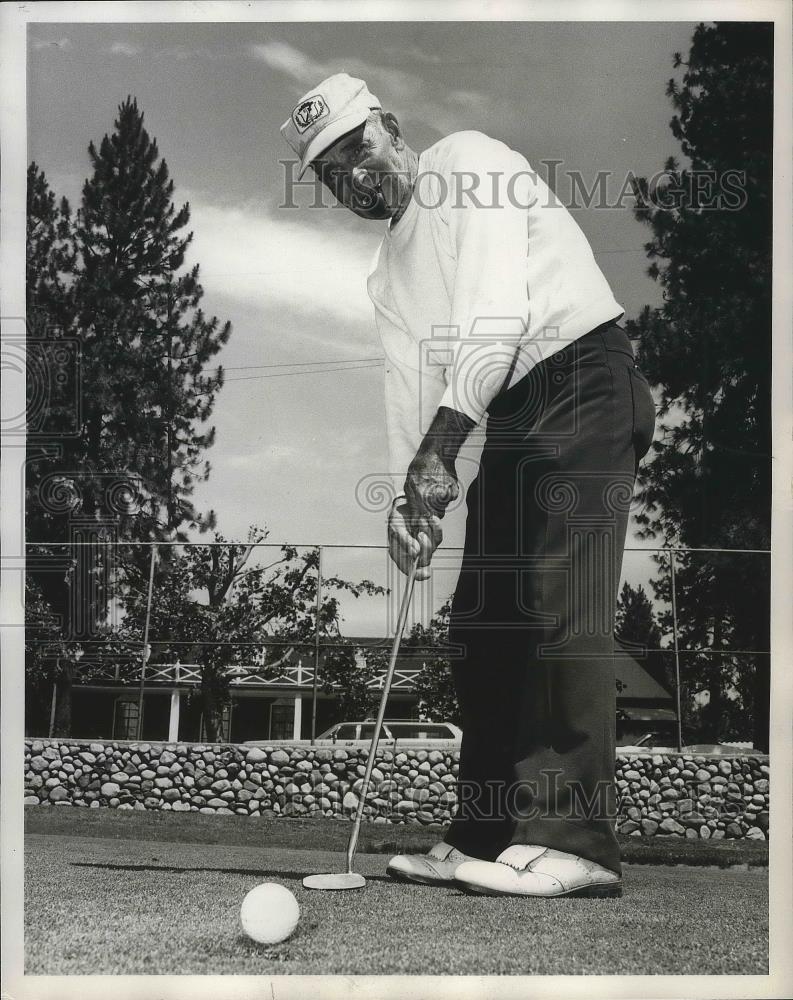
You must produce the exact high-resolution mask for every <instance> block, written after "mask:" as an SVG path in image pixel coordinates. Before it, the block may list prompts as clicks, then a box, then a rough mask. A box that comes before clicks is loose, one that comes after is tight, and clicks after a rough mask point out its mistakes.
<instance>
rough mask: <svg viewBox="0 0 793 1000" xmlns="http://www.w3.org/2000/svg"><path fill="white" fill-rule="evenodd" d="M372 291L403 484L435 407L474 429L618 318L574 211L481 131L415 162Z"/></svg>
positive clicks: (448, 141) (393, 464)
mask: <svg viewBox="0 0 793 1000" xmlns="http://www.w3.org/2000/svg"><path fill="white" fill-rule="evenodd" d="M367 287H368V292H369V297H370V299H371V300H372V302H373V304H374V307H375V315H376V320H377V327H378V332H379V334H380V339H381V341H382V344H383V350H384V353H385V358H386V361H385V403H386V427H387V435H388V444H389V452H390V472H391V473H392V474H395V475H399V476H402V477H404V474H405V473H406V471H407V467H408V465H409V464H410V462H411V460H412V459H413V457H414V455H415V453H416V450H417V449H418V446H419V444H420V443H421V440H422V438H423V436H424V434H425V433H426V431H427V429H428V427H429V425H430V424H431V422H432V419H433V417H434V416H435V413H436V412H437V409H438V407H439V406H448V407H450V408H451V409H454V410H459V411H462V412H463V413H466V414H467V415H468V416H469V417H471V418H472V419H473V420H474V421H476V422H477V423H478V422H479V421H480V420H481V418H482V416H483V414H484V413H485V410H486V409H487V407H488V405H489V404H490V402H491V401H492V400H493V398H494V397H495V396H496V395H498V394H499V393H500V392H501V391H503V390H505V389H507V388H511V387H512V386H513V385H515V384H516V383H517V382H518V381H519V380H520V379H521V378H523V376H525V375H526V373H527V372H529V371H530V370H531V369H532V368H533V367H534V366H535V365H536V364H538V363H539V362H540V361H542V360H544V359H545V358H547V357H549V356H550V355H552V354H554V353H556V352H557V351H559V350H560V349H562V348H563V347H565V346H566V345H567V344H568V343H570V342H571V341H573V340H575V339H577V338H578V337H581V336H583V335H584V334H585V333H588V332H589V331H590V330H592V329H594V328H595V327H596V326H599V325H600V324H602V323H606V322H608V321H610V320H613V319H617V318H619V317H620V316H621V315H622V313H623V309H622V307H621V306H620V305H619V303H618V302H617V301H616V300H615V298H614V296H613V295H612V293H611V289H610V288H609V285H608V283H607V281H606V279H605V278H604V277H603V274H602V273H601V271H600V268H599V267H598V265H597V263H596V262H595V258H594V257H593V255H592V250H591V248H590V246H589V243H588V242H587V239H586V237H585V236H584V234H583V233H582V231H581V229H580V228H579V226H578V225H577V223H576V222H575V220H574V219H573V217H572V216H571V215H570V213H569V212H568V211H567V209H566V208H565V207H564V206H563V205H562V203H561V202H560V201H559V200H558V199H557V198H556V196H555V195H554V194H553V193H552V192H551V190H550V189H549V188H548V186H547V185H546V184H545V183H544V182H543V181H542V180H541V179H540V178H539V177H538V176H537V175H536V174H535V173H534V171H533V170H532V168H531V167H530V165H529V163H528V161H527V160H526V159H525V158H524V157H523V156H521V155H520V154H519V153H516V152H515V151H514V150H512V149H510V148H509V147H508V146H506V145H504V143H502V142H498V141H497V140H495V139H491V138H489V137H488V136H486V135H483V134H482V133H481V132H457V133H455V134H453V135H450V136H447V137H446V138H445V139H441V140H440V141H439V142H437V143H436V144H435V145H434V146H431V147H430V148H429V149H427V150H426V151H425V152H423V153H422V154H421V156H420V157H419V164H418V180H417V183H416V187H415V188H414V192H413V197H412V198H411V201H410V202H409V204H408V207H407V209H406V210H405V213H404V215H403V216H402V218H401V219H400V220H399V222H398V223H397V225H396V226H394V227H391V226H389V228H388V230H387V231H386V234H385V237H384V238H383V241H382V243H381V244H380V247H379V249H378V251H377V254H376V256H375V260H374V263H373V266H372V269H371V271H370V274H369V278H368V285H367ZM400 485H401V480H400Z"/></svg>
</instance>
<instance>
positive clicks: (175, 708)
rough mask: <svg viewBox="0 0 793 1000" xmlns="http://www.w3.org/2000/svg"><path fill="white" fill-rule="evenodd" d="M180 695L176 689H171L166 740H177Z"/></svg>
mask: <svg viewBox="0 0 793 1000" xmlns="http://www.w3.org/2000/svg"><path fill="white" fill-rule="evenodd" d="M181 700H182V699H181V695H180V694H179V692H178V691H171V714H170V717H169V718H168V742H169V743H178V742H179V705H180V703H181Z"/></svg>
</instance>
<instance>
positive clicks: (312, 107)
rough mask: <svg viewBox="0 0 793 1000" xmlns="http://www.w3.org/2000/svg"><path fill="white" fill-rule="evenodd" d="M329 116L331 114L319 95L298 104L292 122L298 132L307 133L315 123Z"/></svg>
mask: <svg viewBox="0 0 793 1000" xmlns="http://www.w3.org/2000/svg"><path fill="white" fill-rule="evenodd" d="M327 114H329V112H328V106H327V104H326V103H325V102H324V100H323V99H322V97H321V96H320V95H319V94H317V95H316V96H314V97H309V98H307V99H306V100H305V101H301V103H300V104H298V106H297V107H296V108H295V110H294V111H293V112H292V121H293V122H294V123H295V128H296V129H297V130H298V132H305V131H306V129H307V128H310V127H311V126H312V125H313V124H314V122H315V121H317V120H318V119H320V118H323V117H324V116H325V115H327Z"/></svg>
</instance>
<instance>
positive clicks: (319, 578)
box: [311, 545, 322, 746]
mask: <svg viewBox="0 0 793 1000" xmlns="http://www.w3.org/2000/svg"><path fill="white" fill-rule="evenodd" d="M317 553H318V554H317V620H316V622H315V623H314V681H313V683H312V685H311V745H312V746H314V744H315V742H316V739H317V682H318V680H319V613H320V610H321V608H322V546H321V545H318V546H317Z"/></svg>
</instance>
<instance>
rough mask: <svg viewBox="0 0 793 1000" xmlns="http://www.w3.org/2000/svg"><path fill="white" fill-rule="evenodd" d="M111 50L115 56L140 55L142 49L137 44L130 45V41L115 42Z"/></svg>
mask: <svg viewBox="0 0 793 1000" xmlns="http://www.w3.org/2000/svg"><path fill="white" fill-rule="evenodd" d="M109 51H110V52H111V53H112V54H113V55H114V56H138V55H140V49H139V48H138V47H137V45H130V44H129V42H113V44H112V45H111V46H110V49H109Z"/></svg>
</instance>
